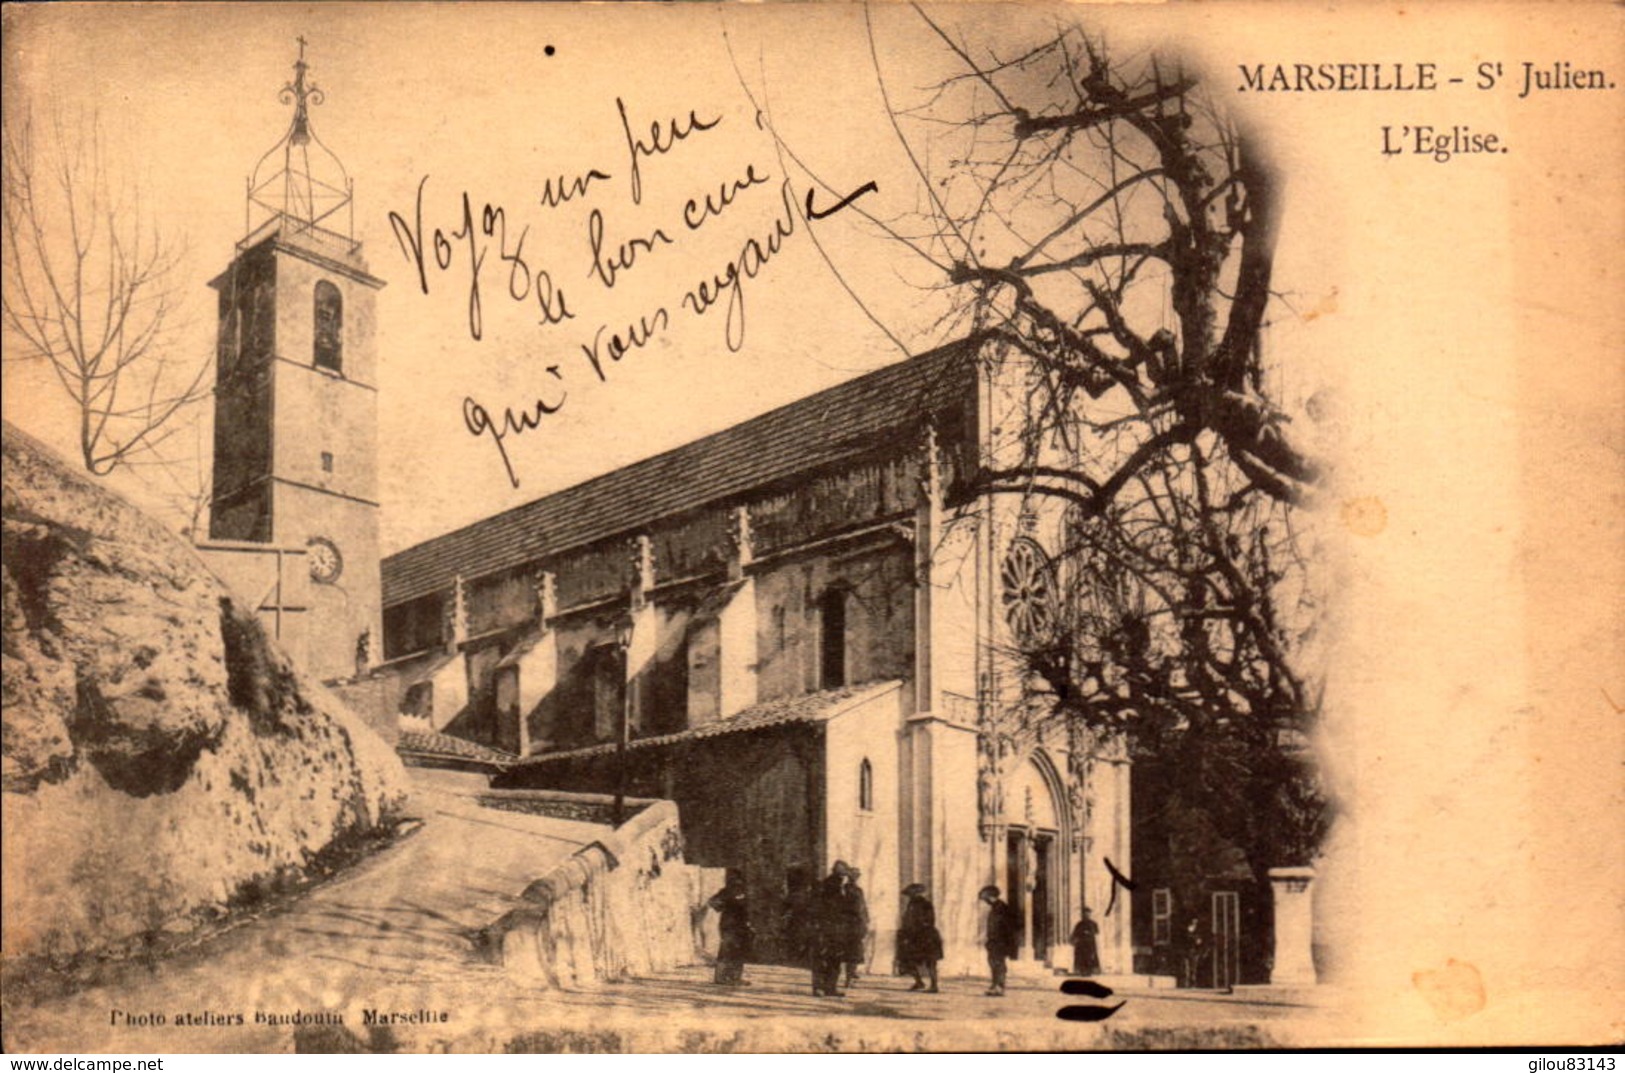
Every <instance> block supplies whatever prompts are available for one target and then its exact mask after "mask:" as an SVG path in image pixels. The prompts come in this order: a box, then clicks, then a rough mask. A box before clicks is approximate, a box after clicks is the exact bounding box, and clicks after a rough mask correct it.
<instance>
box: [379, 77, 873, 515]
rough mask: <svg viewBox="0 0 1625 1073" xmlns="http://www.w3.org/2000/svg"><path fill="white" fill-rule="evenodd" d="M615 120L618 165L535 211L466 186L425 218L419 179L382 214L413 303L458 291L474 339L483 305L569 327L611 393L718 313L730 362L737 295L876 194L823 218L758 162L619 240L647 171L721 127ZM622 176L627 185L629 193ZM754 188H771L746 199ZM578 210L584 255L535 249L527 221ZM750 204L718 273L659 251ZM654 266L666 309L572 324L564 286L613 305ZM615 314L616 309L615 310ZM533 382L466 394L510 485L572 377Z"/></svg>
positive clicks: (555, 190)
mask: <svg viewBox="0 0 1625 1073" xmlns="http://www.w3.org/2000/svg"><path fill="white" fill-rule="evenodd" d="M615 112H616V115H617V118H618V120H619V125H620V134H621V140H622V142H623V144H624V155H622V156H621V158H620V159H619V161H618V162H617V163H615V164H613V165H606V166H602V167H599V166H593V167H589V168H587V169H586V170H584V171H580V172H578V173H576V174H573V175H572V174H564V173H560V174H559V175H558V176H557V177H556V178H555V177H550V178H548V179H546V180H545V181H544V182H543V183H542V186H541V189H540V190H539V191H538V192H537V194H536V197H535V201H534V204H532V205H527V206H525V207H524V208H523V209H519V208H510V207H509V206H506V205H503V204H500V203H497V202H495V201H491V200H487V199H485V198H481V197H477V196H475V195H474V194H472V193H471V192H470V191H468V190H466V189H465V190H462V191H460V192H459V193H458V194H457V195H456V197H455V198H454V199H453V201H452V204H453V205H454V210H453V213H452V214H451V215H450V216H449V217H446V218H442V219H439V220H427V221H426V219H425V202H426V198H427V197H428V196H429V189H430V179H431V177H430V176H429V175H424V176H423V177H422V178H421V179H420V180H419V182H418V185H417V197H416V200H415V202H414V204H413V205H412V207H411V209H410V210H409V211H408V212H405V213H403V212H398V211H391V212H390V213H389V224H390V228H391V229H392V231H393V232H394V235H395V240H396V244H397V247H398V249H399V251H400V253H401V256H402V257H403V258H404V259H405V260H406V262H407V264H408V265H409V266H410V268H411V270H412V272H413V274H414V278H415V279H416V282H417V285H418V290H419V292H420V293H422V294H423V295H429V294H431V293H432V292H434V291H435V290H438V289H442V288H455V289H456V290H457V291H458V292H459V293H461V294H462V295H464V296H465V298H466V303H465V307H464V314H463V315H464V316H465V317H466V328H467V331H468V335H469V338H470V339H471V340H472V341H474V342H480V341H481V340H483V339H484V338H485V337H486V313H487V302H486V300H487V298H488V297H490V298H491V299H492V300H493V301H495V302H498V303H502V302H506V303H507V305H508V307H509V308H511V309H515V310H520V311H523V312H525V313H526V314H527V315H528V316H529V317H530V319H531V321H532V326H533V327H534V328H536V329H538V330H544V331H546V330H555V329H563V328H564V327H565V326H569V327H570V328H571V329H572V330H573V331H574V332H575V333H576V338H575V340H574V346H575V347H576V348H578V349H579V353H580V355H581V359H582V363H583V365H584V367H585V369H586V370H588V371H590V372H591V374H592V376H593V378H594V380H595V381H596V382H599V383H607V382H608V381H609V378H610V377H609V374H610V371H611V370H612V369H613V367H614V366H615V365H616V363H618V362H620V361H622V360H623V359H625V358H626V357H627V356H628V355H630V354H634V353H636V352H637V351H639V350H641V349H643V348H644V347H646V346H648V345H649V343H650V342H651V341H652V340H654V339H656V338H657V337H659V336H660V335H662V334H663V333H665V332H667V331H668V330H670V329H671V327H672V324H673V321H674V319H676V318H679V317H696V318H698V317H705V316H707V315H708V314H710V313H712V311H713V310H718V309H720V311H721V313H720V316H721V325H722V337H723V342H724V344H725V345H726V346H727V348H728V351H729V352H730V353H736V352H738V351H739V350H740V349H741V348H742V347H744V345H745V337H746V284H747V283H748V282H750V281H752V280H755V279H756V278H757V277H759V276H760V275H761V274H762V273H763V272H764V271H766V270H767V268H768V267H769V266H770V265H771V264H772V262H773V260H774V258H776V257H777V256H778V255H779V254H780V253H781V252H782V251H783V249H784V247H785V243H786V242H788V241H789V240H791V239H792V238H794V237H795V235H796V234H797V233H798V232H799V231H800V229H802V228H804V227H808V226H811V225H812V223H814V222H817V221H821V220H824V219H827V218H828V217H830V216H833V215H835V214H836V213H838V212H840V211H842V210H844V209H846V208H849V207H851V206H852V205H853V204H854V203H855V202H856V201H857V200H858V199H859V198H861V197H863V196H865V195H867V194H871V193H874V192H876V191H877V190H878V187H877V186H876V184H875V183H874V182H873V181H870V182H865V183H863V184H862V185H860V186H857V187H856V188H854V189H853V190H852V191H851V192H850V193H848V194H847V195H846V196H844V197H842V198H839V199H838V200H837V201H836V202H835V203H834V204H833V205H831V206H829V207H827V208H823V209H819V208H816V207H815V206H814V195H813V191H812V190H808V191H806V195H805V198H804V199H798V198H797V196H796V192H795V190H794V189H793V187H792V184H791V180H790V179H789V177H788V176H774V175H773V174H772V173H771V172H769V171H768V170H767V167H766V166H765V165H764V164H763V163H761V162H759V161H754V160H751V161H745V162H744V163H743V164H735V165H734V166H733V168H732V171H731V173H730V174H729V175H727V177H725V178H723V179H721V180H720V181H717V182H715V183H714V184H708V185H707V186H705V187H704V188H703V189H698V190H694V191H692V192H689V191H684V194H686V196H679V197H678V198H677V199H675V200H674V201H673V203H672V204H671V206H670V213H669V215H666V216H662V217H661V222H660V223H659V224H658V225H657V226H654V227H647V228H643V229H641V230H636V231H633V230H631V229H626V230H618V229H617V227H616V221H617V219H618V218H619V217H620V216H621V215H622V213H620V212H618V211H617V210H618V209H619V210H625V209H626V206H627V205H628V204H630V205H633V206H640V205H642V204H643V203H644V200H645V195H646V194H647V193H648V192H649V191H648V189H647V188H646V185H645V181H644V180H645V176H646V171H647V169H648V168H651V167H653V166H654V165H655V163H656V162H657V161H658V160H659V159H660V158H662V157H665V156H667V155H668V154H672V153H675V152H677V151H679V150H680V149H682V150H684V151H686V152H691V153H692V152H700V151H703V146H704V144H705V136H706V135H707V134H709V133H711V132H713V131H715V130H717V129H718V128H719V127H720V126H722V124H723V119H724V117H723V116H721V115H702V114H701V112H700V110H699V109H689V110H688V111H687V112H686V114H684V115H677V116H672V117H671V118H668V119H655V120H652V121H650V122H648V123H644V122H643V121H642V120H641V119H640V120H634V118H633V111H632V109H630V108H629V107H628V106H627V104H626V102H625V101H624V100H622V99H621V98H619V97H617V98H615ZM689 147H694V148H689ZM617 176H620V177H623V178H624V185H623V184H622V183H621V182H620V181H619V180H618V179H617ZM757 187H764V188H766V189H765V190H763V191H762V192H761V193H759V194H755V195H754V196H753V194H752V192H753V191H754V190H755V189H756V188H757ZM768 190H774V191H776V193H777V196H776V197H769V196H768V195H767V191H768ZM622 197H624V198H625V200H620V199H621V198H622ZM577 201H579V202H580V203H581V204H582V205H584V206H585V205H591V209H590V211H589V212H588V213H587V215H586V217H585V223H584V227H583V229H582V233H581V235H580V242H579V245H576V244H575V243H569V244H566V246H565V247H564V248H562V249H561V248H557V247H556V246H555V247H544V246H543V244H542V243H541V242H540V241H532V239H531V236H532V234H533V232H532V228H531V223H530V222H526V218H525V213H526V212H531V211H535V212H548V211H551V210H556V209H559V208H561V207H563V206H566V205H569V204H571V203H573V202H577ZM747 204H749V205H751V206H752V207H751V208H750V210H749V211H752V212H754V213H757V214H758V215H757V216H756V217H755V218H753V219H752V220H750V221H749V222H748V223H747V224H746V225H744V230H745V232H746V233H745V235H744V237H742V238H741V239H740V241H739V244H738V246H737V247H735V252H732V253H731V255H730V256H729V258H728V260H727V261H726V262H725V263H723V264H721V265H720V266H715V265H713V266H712V267H708V268H703V269H700V270H698V271H695V270H694V269H693V268H692V266H685V265H684V264H683V262H681V261H673V260H669V258H670V257H671V254H670V253H669V252H667V251H669V250H674V249H675V248H677V247H680V246H682V244H683V243H684V241H685V240H686V239H687V238H688V237H689V236H691V235H693V234H695V233H697V232H700V231H702V230H704V229H706V228H707V227H708V225H710V224H712V223H713V222H714V221H717V220H719V219H722V218H724V217H735V216H737V215H738V214H739V213H740V212H744V211H747V210H746V209H745V208H743V207H742V206H746V205H747ZM623 223H624V221H623ZM567 260H568V261H575V262H576V264H578V265H579V264H582V263H584V264H585V267H586V270H585V272H582V273H580V274H579V275H577V274H575V273H572V272H570V271H569V270H568V269H567V268H565V267H563V266H564V264H565V262H566V261H567ZM662 260H666V263H665V264H664V265H663V266H662V268H661V271H662V273H663V276H662V278H663V279H664V278H667V277H672V278H676V279H677V281H678V282H677V284H676V286H675V287H674V289H673V292H672V294H671V296H670V298H669V299H668V300H666V301H664V302H660V301H656V302H652V303H647V300H645V301H646V304H644V305H642V306H641V307H635V308H618V309H617V310H616V314H615V315H614V316H612V317H608V318H605V319H603V320H601V321H600V322H599V323H597V324H595V325H591V326H590V327H581V326H578V325H575V324H574V323H573V322H575V321H576V320H577V319H578V317H577V314H576V311H575V308H573V307H572V302H571V299H570V297H569V295H567V294H566V292H565V288H564V286H563V285H562V284H561V283H560V282H558V281H559V280H568V279H572V278H579V279H584V280H585V281H586V282H585V284H583V285H581V286H585V287H589V288H593V289H594V291H595V292H596V293H595V294H594V297H595V298H599V299H601V298H604V297H613V296H615V295H616V294H617V291H616V288H617V287H619V286H621V285H622V284H623V283H624V282H625V280H626V279H627V278H628V276H629V275H631V274H632V273H634V272H639V273H640V274H643V273H647V272H648V271H650V270H649V269H647V268H644V267H643V266H645V265H648V264H651V263H658V262H661V261H662ZM640 270H641V271H640ZM570 286H571V287H572V288H574V287H577V286H578V285H577V284H575V283H571V284H570ZM611 307H612V308H615V305H614V303H613V302H612V303H611ZM540 376H541V377H542V379H541V380H540V381H539V382H538V384H537V386H536V387H535V388H534V389H533V390H532V391H531V392H530V395H531V398H530V400H529V401H527V402H524V403H521V404H518V405H512V404H510V405H504V406H500V407H499V406H497V405H496V404H487V403H486V402H483V401H481V400H480V399H478V398H476V397H475V396H473V395H468V396H465V397H464V399H463V403H462V414H461V417H462V422H463V427H464V428H465V429H466V430H467V432H468V433H469V434H470V435H472V436H475V437H481V438H485V439H488V440H489V441H490V443H491V445H492V447H493V448H494V449H495V451H496V453H497V456H498V457H499V459H500V460H501V462H502V466H503V469H504V471H505V472H506V474H507V477H508V480H509V482H510V484H511V485H512V486H513V487H515V488H518V487H519V486H520V479H519V474H518V472H517V470H516V469H515V467H514V460H513V458H512V456H511V455H510V453H509V446H508V442H507V441H508V439H509V438H510V437H513V436H519V435H522V434H524V433H526V432H532V431H535V430H537V429H539V428H541V427H542V425H543V423H544V422H545V421H546V420H547V419H548V418H549V417H551V416H553V415H555V414H557V413H559V412H560V411H561V410H562V409H563V408H564V406H565V404H566V402H567V401H568V399H569V387H568V384H569V380H570V369H569V368H567V367H566V366H565V365H564V364H561V363H557V362H555V363H551V364H548V365H545V366H541V368H540Z"/></svg>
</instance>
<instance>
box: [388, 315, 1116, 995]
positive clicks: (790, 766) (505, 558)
mask: <svg viewBox="0 0 1625 1073" xmlns="http://www.w3.org/2000/svg"><path fill="white" fill-rule="evenodd" d="M1027 373H1028V370H1027V369H1026V368H1025V366H1024V365H1023V364H1022V362H1021V361H1020V360H1019V359H1017V358H1016V357H1014V356H1012V355H1010V354H1009V353H1008V352H1006V351H1005V348H1004V347H1002V345H1000V344H998V343H997V342H995V341H994V340H991V339H968V340H963V341H960V342H956V343H953V344H951V345H948V346H945V347H942V348H940V349H938V350H935V351H932V352H930V353H927V354H922V355H919V356H917V357H913V358H910V359H908V360H905V361H902V362H898V363H896V364H894V365H890V366H887V367H884V368H881V369H879V370H877V371H875V372H872V373H869V374H868V375H865V376H861V377H858V378H857V379H855V380H852V381H850V382H848V383H845V384H842V385H840V386H838V387H834V388H831V389H829V390H826V391H822V392H819V393H818V394H815V395H812V396H810V397H808V398H805V399H802V400H800V401H798V402H794V403H791V404H790V405H788V406H783V407H780V408H779V409H777V410H773V411H771V412H769V413H766V414H763V415H761V416H759V417H756V418H754V419H752V420H749V421H746V422H744V423H742V424H739V425H736V426H734V427H732V428H728V429H724V430H723V431H720V432H717V433H714V434H713V435H710V436H706V437H704V438H702V439H698V440H695V441H694V442H692V443H689V444H687V445H685V446H682V447H679V448H677V449H675V450H671V451H667V452H665V453H663V454H660V455H657V456H655V457H653V458H649V459H647V460H645V461H642V462H638V463H636V464H633V465H630V466H627V467H625V468H622V469H618V470H615V471H613V472H610V473H607V474H604V475H603V476H600V477H597V478H595V479H593V480H589V481H587V482H585V483H582V484H579V485H576V486H575V487H572V488H568V489H565V490H563V491H560V492H556V493H554V494H552V495H548V496H544V497H542V498H540V499H537V500H535V501H533V502H530V503H526V504H524V505H523V506H519V507H515V508H513V509H511V510H507V511H504V512H502V513H500V514H497V515H495V516H493V517H491V518H488V519H486V520H484V521H481V522H478V523H475V524H473V525H470V526H467V527H465V528H463V529H459V530H457V531H455V532H451V533H447V534H445V535H444V536H441V537H438V538H436V539H433V540H429V541H426V542H424V543H422V544H419V545H417V546H415V547H412V548H408V549H406V550H404V551H402V552H400V553H398V554H396V555H392V556H390V557H389V558H387V559H385V560H384V563H383V604H384V656H385V659H386V663H385V665H384V670H385V671H386V672H387V673H388V674H389V675H390V676H391V677H392V678H393V679H394V680H395V681H396V682H397V694H398V696H399V698H400V699H399V708H400V710H401V711H402V712H403V713H405V714H407V715H411V716H415V717H417V718H419V719H424V720H428V722H429V723H430V725H432V726H433V727H434V728H435V729H436V730H438V731H441V732H443V733H446V734H450V735H454V736H456V737H459V738H466V739H470V740H474V741H479V742H482V743H485V744H487V745H489V746H494V747H496V748H499V749H502V750H505V751H507V752H509V753H512V754H513V755H514V756H515V757H516V760H515V761H514V763H513V765H512V766H511V768H510V769H509V770H508V771H507V772H506V774H505V776H504V779H505V782H504V784H505V785H510V786H514V787H532V788H551V789H563V790H575V791H597V792H603V793H615V792H622V793H625V794H629V795H636V796H654V797H663V798H669V799H671V800H674V801H676V802H677V804H678V806H679V809H680V811H681V814H682V819H683V830H684V836H685V841H686V852H687V856H688V859H689V860H690V861H692V862H694V863H698V864H702V865H706V866H712V867H720V868H728V869H730V870H731V871H732V873H733V874H734V875H735V876H737V877H739V878H740V879H742V881H743V882H744V883H745V884H746V887H747V891H748V899H749V902H748V904H749V907H750V912H751V917H752V923H753V926H754V929H755V933H756V936H757V956H758V957H759V958H761V959H763V960H774V959H785V960H788V959H791V958H793V956H794V953H795V951H794V949H793V947H794V938H793V935H792V934H791V921H790V920H789V916H788V913H787V907H788V906H789V905H790V904H791V903H792V902H793V901H794V900H795V898H796V896H797V894H798V893H799V891H800V890H802V889H804V887H805V885H806V884H808V883H810V882H814V881H816V880H817V879H819V878H821V877H822V876H824V875H826V874H827V873H828V872H829V870H830V868H831V867H832V866H833V864H834V863H835V862H836V861H845V862H847V863H848V864H849V865H852V866H854V867H856V868H858V869H859V870H860V871H861V875H862V878H861V879H860V881H859V882H860V885H861V886H862V887H863V888H864V890H865V892H866V894H867V897H868V904H869V908H870V914H871V917H872V922H873V928H874V947H873V950H874V952H873V954H872V956H871V961H870V966H871V968H872V969H875V970H878V971H887V972H889V971H890V968H891V958H892V952H893V948H894V945H893V944H894V936H895V930H896V927H897V922H898V917H899V914H900V908H901V899H900V892H901V891H902V889H903V888H904V887H905V886H907V885H909V884H911V883H915V882H920V883H924V884H925V885H926V886H927V888H928V890H929V891H930V896H931V897H932V899H933V900H934V902H935V904H936V907H937V913H938V923H939V927H940V928H941V930H942V932H943V936H944V940H945V942H946V944H947V946H948V955H947V962H948V964H947V965H946V966H945V967H947V968H950V969H960V970H971V971H978V970H979V971H985V959H984V957H983V955H982V952H981V949H980V945H981V932H980V928H981V925H982V919H981V918H982V912H983V908H982V906H981V904H980V903H979V902H978V900H977V892H978V891H979V890H980V889H981V888H982V887H983V886H984V885H987V884H994V885H997V886H999V887H1000V888H1001V890H1002V891H1003V892H1004V895H1005V897H1006V899H1007V900H1008V901H1009V902H1010V904H1011V905H1012V906H1013V907H1014V908H1015V909H1016V910H1017V911H1018V913H1019V915H1020V917H1021V920H1022V922H1023V933H1022V938H1021V949H1022V955H1021V956H1022V959H1024V960H1027V961H1029V962H1031V963H1034V964H1041V963H1049V964H1053V965H1056V966H1061V965H1070V963H1071V948H1070V946H1069V945H1068V944H1069V936H1070V932H1071V929H1072V927H1073V925H1074V924H1075V923H1076V922H1077V920H1078V918H1079V916H1080V910H1081V909H1082V907H1083V906H1084V905H1088V906H1090V907H1091V909H1092V910H1093V912H1094V914H1095V917H1096V920H1097V921H1098V922H1099V924H1100V926H1101V937H1100V938H1101V942H1100V946H1101V957H1102V961H1103V963H1104V964H1103V967H1104V969H1105V970H1106V971H1107V972H1108V973H1112V972H1116V973H1127V972H1129V971H1131V968H1132V965H1131V961H1132V958H1131V951H1130V945H1129V944H1130V927H1129V920H1128V918H1129V913H1130V907H1129V900H1128V899H1127V897H1126V896H1119V897H1114V890H1113V883H1114V880H1113V877H1112V872H1113V869H1114V868H1116V869H1118V870H1120V871H1121V872H1123V873H1126V872H1127V871H1128V868H1129V856H1130V846H1129V765H1128V762H1127V757H1126V753H1125V752H1124V750H1123V749H1122V747H1121V743H1119V742H1111V741H1095V740H1093V739H1090V738H1086V737H1084V736H1083V735H1082V734H1081V733H1080V732H1078V731H1071V732H1069V730H1068V728H1067V727H1065V726H1064V725H1061V724H1059V723H1058V722H1057V721H1056V720H1054V719H1051V718H1048V717H1047V716H1046V712H1045V710H1044V708H1043V707H1042V705H1041V704H1037V703H1034V702H1031V701H1029V700H1028V699H1026V698H1025V696H1024V694H1025V690H1023V688H1022V684H1023V683H1022V680H1021V679H1022V676H1021V674H1020V672H1019V671H1018V670H1017V669H1016V666H1015V660H1014V658H1013V654H1014V651H1015V649H1016V647H1017V645H1018V642H1019V641H1020V639H1021V638H1022V637H1023V636H1025V635H1026V634H1027V633H1030V632H1031V631H1034V630H1038V629H1041V628H1042V627H1043V626H1044V625H1045V623H1046V622H1047V621H1048V620H1049V619H1050V618H1051V617H1052V616H1053V615H1054V613H1055V612H1054V608H1055V604H1054V601H1056V600H1057V599H1059V598H1060V588H1061V586H1060V584H1059V579H1058V578H1057V577H1056V576H1055V574H1054V571H1055V570H1056V569H1057V567H1056V566H1055V565H1054V564H1053V563H1052V560H1051V555H1052V554H1053V552H1054V551H1055V550H1056V549H1057V548H1058V547H1059V546H1060V543H1061V541H1062V539H1063V532H1062V530H1063V526H1064V522H1063V517H1062V512H1061V511H1059V510H1058V509H1056V508H1054V507H1052V506H1048V505H1046V504H1045V503H1044V502H1043V501H1042V500H1040V499H1037V498H1032V499H1029V498H1027V497H1023V496H1021V495H1016V494H1008V493H1003V494H981V493H978V492H977V491H976V490H975V489H974V488H973V481H974V480H975V479H976V477H977V475H978V473H980V472H982V469H983V467H988V466H991V465H993V464H994V463H995V461H996V457H995V456H996V455H997V454H998V453H999V452H1000V451H1001V450H1005V449H1008V448H1007V447H1001V446H1000V445H1001V443H1004V441H1007V440H1009V439H1010V438H1011V437H1012V434H1013V433H1014V432H1015V431H1016V430H1017V429H1018V428H1019V427H1021V423H1022V422H1024V421H1025V420H1026V417H1025V414H1024V412H1023V410H1022V407H1024V406H1025V405H1026V404H1027V394H1026V392H1025V391H1023V390H1022V385H1023V384H1024V383H1025V380H1026V376H1027Z"/></svg>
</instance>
